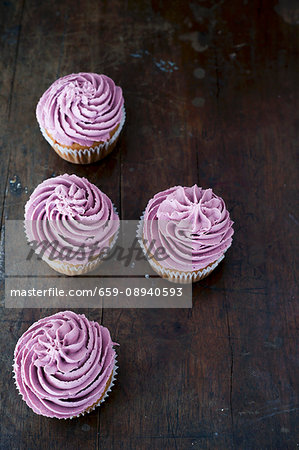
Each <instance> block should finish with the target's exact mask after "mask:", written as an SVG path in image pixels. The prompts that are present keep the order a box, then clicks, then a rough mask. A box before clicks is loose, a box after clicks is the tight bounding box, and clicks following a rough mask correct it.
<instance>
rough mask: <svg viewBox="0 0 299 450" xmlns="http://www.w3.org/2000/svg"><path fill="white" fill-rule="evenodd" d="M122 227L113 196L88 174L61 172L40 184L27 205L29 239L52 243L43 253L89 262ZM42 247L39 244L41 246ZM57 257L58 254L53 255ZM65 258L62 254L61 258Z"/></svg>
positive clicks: (75, 262) (26, 219) (72, 260)
mask: <svg viewBox="0 0 299 450" xmlns="http://www.w3.org/2000/svg"><path fill="white" fill-rule="evenodd" d="M118 228H119V218H118V215H117V214H116V212H115V211H114V209H113V205H112V202H111V200H110V199H109V198H108V197H107V195H106V194H104V193H103V192H101V191H100V189H98V188H97V187H96V186H95V185H94V184H92V183H90V182H89V181H88V180H87V179H86V178H80V177H77V176H76V175H67V174H65V175H60V176H58V177H56V178H49V179H48V180H45V181H44V182H43V183H41V184H40V185H38V186H37V187H36V189H35V190H34V191H33V193H32V194H31V196H30V198H29V200H28V202H27V203H26V205H25V230H26V234H27V238H28V240H29V241H33V242H35V243H38V244H40V243H43V244H44V248H45V246H46V244H47V243H49V244H51V246H49V247H48V248H47V249H46V251H45V253H44V255H45V256H46V257H47V256H49V255H53V248H54V247H55V249H56V253H55V252H54V254H58V253H59V254H60V257H57V258H56V259H61V255H63V254H66V252H67V255H68V258H67V260H68V261H69V262H71V263H74V264H79V263H80V264H82V263H86V262H88V261H89V260H90V258H91V257H92V256H97V255H99V254H100V253H101V252H102V251H104V249H108V247H109V246H110V243H111V241H112V240H113V237H114V235H115V234H116V232H117V230H118ZM38 249H39V248H38ZM54 259H55V258H54ZM62 259H63V258H62Z"/></svg>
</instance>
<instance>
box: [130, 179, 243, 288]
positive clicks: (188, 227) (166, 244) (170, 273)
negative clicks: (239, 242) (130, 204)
mask: <svg viewBox="0 0 299 450" xmlns="http://www.w3.org/2000/svg"><path fill="white" fill-rule="evenodd" d="M232 225H233V222H232V221H231V219H230V216H229V212H228V211H227V209H226V206H225V203H224V201H223V200H222V198H220V197H218V196H217V195H216V194H214V193H213V191H212V189H203V188H201V187H198V186H197V185H196V184H195V185H194V186H192V187H182V186H175V187H173V188H170V189H167V190H166V191H163V192H159V193H158V194H156V195H155V196H154V198H153V199H151V200H150V201H149V202H148V205H147V207H146V209H145V212H144V215H143V217H142V218H141V221H140V223H139V227H138V230H137V237H138V239H139V243H140V245H141V247H142V249H143V251H144V253H145V255H146V256H147V259H148V261H149V263H150V265H151V266H152V268H153V269H154V270H155V271H156V272H157V273H158V274H159V275H160V276H161V277H163V278H167V279H168V280H169V281H173V282H176V283H188V282H195V281H198V280H201V279H202V278H205V277H206V276H207V275H209V274H210V273H211V272H212V271H213V270H214V269H215V268H216V267H217V266H218V264H219V263H220V261H222V259H223V258H224V254H225V252H226V250H227V249H228V248H229V247H230V245H231V243H232V235H233V233H234V231H233V228H232ZM156 255H158V256H159V258H158V257H157V256H156Z"/></svg>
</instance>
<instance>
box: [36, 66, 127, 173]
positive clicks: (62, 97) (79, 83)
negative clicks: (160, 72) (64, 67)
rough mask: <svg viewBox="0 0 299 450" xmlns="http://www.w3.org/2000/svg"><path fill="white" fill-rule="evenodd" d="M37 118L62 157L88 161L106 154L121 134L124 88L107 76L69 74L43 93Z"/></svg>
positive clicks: (72, 160) (42, 130)
mask: <svg viewBox="0 0 299 450" xmlns="http://www.w3.org/2000/svg"><path fill="white" fill-rule="evenodd" d="M36 117H37V120H38V123H39V125H40V128H41V132H42V134H43V136H44V137H45V139H46V140H47V141H48V142H49V143H50V145H52V147H53V148H54V150H55V151H56V152H57V153H58V154H59V155H60V156H62V157H63V158H64V159H66V160H68V161H70V162H74V163H81V164H88V163H90V162H94V161H96V160H98V159H101V158H102V157H104V156H106V154H107V153H109V152H110V151H111V150H112V148H113V147H114V145H115V143H116V140H117V138H118V137H119V134H120V132H121V129H122V127H123V124H124V122H125V109H124V99H123V94H122V89H121V88H120V87H119V86H116V85H115V83H114V81H113V80H112V79H111V78H109V77H108V76H106V75H99V74H96V73H84V72H81V73H77V74H74V73H73V74H70V75H66V76H65V77H62V78H59V79H58V80H56V81H55V82H54V83H53V84H52V85H51V86H50V87H49V88H48V89H47V90H46V91H45V93H44V94H43V95H42V97H41V98H40V100H39V102H38V105H37V108H36Z"/></svg>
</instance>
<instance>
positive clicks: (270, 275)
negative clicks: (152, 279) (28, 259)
mask: <svg viewBox="0 0 299 450" xmlns="http://www.w3.org/2000/svg"><path fill="white" fill-rule="evenodd" d="M298 11H299V10H298V4H297V9H296V1H291V0H274V1H262V0H259V1H255V0H249V1H248V0H243V1H237V0H231V1H228V0H227V1H224V0H220V1H214V2H213V1H197V2H196V1H194V2H192V1H190V2H189V1H187V0H186V1H170V0H169V1H163V0H153V1H152V2H150V1H146V0H143V1H132V0H127V1H121V0H119V1H115V0H110V1H108V0H107V1H97V2H92V1H86V0H80V1H64V2H61V1H51V2H41V1H40V0H14V1H12V0H4V1H1V41H0V44H1V57H2V58H1V65H0V73H1V85H0V95H1V109H0V114H1V116H0V117H1V120H0V127H1V152H2V157H1V169H0V170H1V172H0V174H1V177H0V186H1V192H0V195H1V202H0V203H1V204H0V207H1V225H2V234H1V242H2V246H3V243H4V233H3V226H5V220H6V219H8V218H9V219H22V217H23V210H24V204H25V202H26V201H27V199H28V197H29V195H30V193H31V192H32V190H33V189H34V188H35V187H36V186H37V184H39V183H40V182H41V181H43V180H44V179H46V178H48V177H50V176H51V175H53V174H57V175H58V174H63V173H65V172H67V173H76V174H77V175H79V176H86V177H87V178H88V179H89V180H90V181H91V182H93V183H95V184H96V185H98V186H99V187H100V188H101V189H102V190H103V191H104V192H106V193H107V194H108V195H109V196H110V197H111V198H112V199H113V201H114V203H115V204H116V206H117V208H118V210H119V211H120V215H121V218H124V219H137V218H139V216H140V214H141V212H142V211H143V209H144V206H145V205H146V203H147V201H148V199H149V198H151V197H152V196H153V195H154V194H155V193H156V192H158V191H160V190H162V189H166V188H167V187H170V186H173V185H176V184H181V185H186V186H188V185H189V186H190V185H192V184H194V183H198V184H199V185H201V186H203V187H205V188H207V187H212V188H213V189H214V190H215V192H216V193H217V194H218V195H221V196H223V198H224V199H225V201H226V203H227V205H228V208H229V210H230V211H231V215H232V218H233V220H234V221H235V238H234V243H233V246H232V248H231V249H230V250H229V253H228V255H227V257H226V258H225V262H224V263H222V265H221V266H220V267H219V268H218V269H217V270H216V271H215V272H214V273H213V275H212V276H210V277H209V278H207V279H206V280H203V281H202V282H199V283H197V284H196V285H195V286H194V288H193V308H192V309H175V310H161V309H160V310H154V309H139V310H131V309H130V310H126V309H103V310H99V309H98V310H85V311H82V310H78V312H85V313H86V314H87V315H88V317H89V318H93V319H94V320H98V321H99V322H100V323H102V324H104V325H105V326H107V327H109V329H110V330H111V332H112V335H113V338H114V339H115V340H116V341H117V342H120V344H121V347H120V349H119V352H118V353H119V358H118V359H119V365H120V372H119V376H118V381H117V385H116V387H115V388H114V390H113V392H112V393H111V395H110V397H109V401H107V402H106V403H105V404H104V405H103V407H101V408H97V409H96V410H95V411H94V412H93V413H91V414H89V415H87V416H85V417H81V418H79V419H75V420H72V421H59V420H55V419H46V418H44V417H41V416H37V415H35V414H34V413H33V412H31V410H30V409H29V408H28V407H27V406H26V404H25V403H24V402H22V401H21V398H20V397H19V396H18V395H17V392H16V389H15V386H14V384H13V380H12V376H11V365H12V358H13V350H14V346H15V344H16V341H17V339H18V338H19V336H20V335H21V333H23V332H24V331H25V330H26V329H27V328H28V326H29V325H31V323H32V322H33V321H35V320H38V319H39V318H40V317H42V316H45V315H49V314H52V313H54V312H56V311H55V310H53V309H47V310H44V309H43V310H41V309H35V310H32V309H24V310H20V309H17V310H11V309H6V308H5V307H4V295H3V303H2V305H3V308H2V311H1V324H0V326H1V331H0V333H1V344H2V345H1V366H0V369H1V375H0V384H1V397H2V398H1V400H2V402H1V412H0V420H1V424H2V432H1V449H5V450H6V449H26V450H27V449H59V450H60V449H70V450H73V449H94V448H101V449H164V448H165V449H179V450H184V449H193V448H194V449H196V448H203V449H206V448H208V449H230V448H232V449H295V448H297V447H298V443H299V437H298V434H297V435H296V416H298V389H297V388H298V371H297V374H296V369H297V370H298V354H297V353H296V350H297V348H296V345H297V342H296V337H297V336H296V312H297V313H298V309H297V311H296V300H297V299H296V293H297V292H296V283H295V269H296V256H297V252H296V249H295V244H296V237H297V232H298V231H297V230H298V221H299V216H298V215H297V214H298V210H297V211H296V202H295V193H296V181H297V177H298V172H297V171H296V160H295V147H296V138H297V137H298V135H296V112H297V110H298V105H297V108H296V91H297V89H296V88H297V86H296V84H297V83H298V64H297V61H298V60H297V59H296V51H297V50H298ZM297 56H298V54H297ZM79 71H90V72H98V73H105V74H107V75H109V76H111V77H112V78H113V79H114V80H115V81H116V82H117V84H119V85H121V86H122V88H123V91H124V96H125V102H126V109H127V123H126V126H125V130H124V133H123V135H122V138H121V141H120V143H119V145H118V146H117V149H116V150H115V151H114V152H113V153H112V154H111V155H110V156H109V157H107V158H106V159H105V160H104V161H102V162H100V163H97V164H93V165H91V166H88V167H84V166H75V165H72V164H69V163H67V162H65V161H63V160H62V159H60V158H59V157H58V156H57V155H56V154H55V153H54V151H53V150H51V149H50V147H49V145H48V144H47V143H46V141H45V140H44V139H43V138H42V136H41V134H40V132H39V129H38V126H37V123H36V119H35V107H36V103H37V101H38V99H39V97H40V95H41V94H42V93H43V91H44V90H45V89H46V88H47V87H48V86H49V85H50V84H51V83H52V82H53V81H54V80H55V79H56V78H58V77H59V76H62V75H66V74H68V73H71V72H79ZM296 75H297V83H296ZM297 126H298V122H297ZM16 181H17V182H16ZM297 242H298V240H297ZM1 259H2V260H3V251H2V253H1ZM2 262H3V261H2ZM1 273H2V281H1V288H2V292H3V288H4V270H3V269H2V271H1ZM297 306H298V303H297Z"/></svg>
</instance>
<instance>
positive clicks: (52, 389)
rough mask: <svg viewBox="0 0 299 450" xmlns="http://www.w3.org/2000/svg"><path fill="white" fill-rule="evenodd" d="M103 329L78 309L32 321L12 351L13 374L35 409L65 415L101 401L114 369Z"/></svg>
mask: <svg viewBox="0 0 299 450" xmlns="http://www.w3.org/2000/svg"><path fill="white" fill-rule="evenodd" d="M113 345H117V344H115V343H113V342H112V340H111V337H110V333H109V330H108V329H107V328H105V327H103V326H100V325H99V324H98V323H97V322H91V321H89V320H88V319H87V318H86V317H85V316H84V315H83V314H75V313H74V312H71V311H64V312H59V313H57V314H54V315H52V316H50V317H45V318H43V319H41V320H39V321H38V322H36V323H34V324H33V325H32V326H31V327H30V328H29V329H28V330H27V331H26V332H25V333H24V334H23V335H22V336H21V337H20V339H19V341H18V342H17V345H16V348H15V352H14V365H13V370H14V376H15V382H16V385H17V388H18V390H19V392H20V394H21V395H22V397H23V400H24V401H25V402H26V403H27V405H28V406H29V407H30V408H32V409H33V411H34V412H35V413H37V414H41V415H43V416H47V417H56V418H59V419H67V418H72V417H75V416H78V415H80V414H84V413H85V412H90V411H91V410H92V409H94V408H95V406H97V405H98V404H99V403H101V402H102V401H104V399H105V398H106V396H107V395H108V392H109V390H110V388H111V387H112V385H113V382H114V379H115V373H116V352H115V350H114V349H113Z"/></svg>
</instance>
